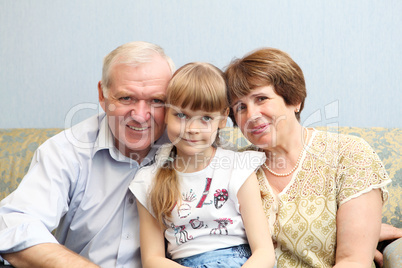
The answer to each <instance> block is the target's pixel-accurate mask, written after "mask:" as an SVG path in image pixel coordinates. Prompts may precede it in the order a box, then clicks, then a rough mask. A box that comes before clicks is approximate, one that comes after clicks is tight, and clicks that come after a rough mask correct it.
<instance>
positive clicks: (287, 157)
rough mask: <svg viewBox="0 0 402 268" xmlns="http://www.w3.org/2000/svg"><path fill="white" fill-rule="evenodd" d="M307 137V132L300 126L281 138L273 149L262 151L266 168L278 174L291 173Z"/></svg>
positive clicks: (298, 159)
mask: <svg viewBox="0 0 402 268" xmlns="http://www.w3.org/2000/svg"><path fill="white" fill-rule="evenodd" d="M308 137H309V134H308V130H307V129H306V128H304V127H302V126H301V125H299V127H297V128H294V129H292V130H291V131H290V132H289V135H285V136H282V137H281V140H279V141H278V144H277V145H276V146H275V147H272V148H267V149H266V150H264V152H265V155H266V156H267V161H266V162H265V163H266V165H267V166H268V168H269V169H270V170H272V171H274V172H277V173H279V174H286V173H287V172H289V171H291V170H292V169H293V168H294V166H295V165H297V164H299V163H298V162H299V161H300V158H301V155H302V152H303V149H304V146H306V142H307V140H308Z"/></svg>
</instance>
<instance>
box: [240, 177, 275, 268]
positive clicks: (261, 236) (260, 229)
mask: <svg viewBox="0 0 402 268" xmlns="http://www.w3.org/2000/svg"><path fill="white" fill-rule="evenodd" d="M237 198H238V200H239V204H240V212H241V215H242V219H243V223H244V227H245V228H246V234H247V239H248V242H249V244H250V248H251V252H252V255H251V257H250V258H249V259H248V260H247V262H246V263H245V264H244V265H243V266H242V267H258V268H260V267H274V265H275V252H274V246H273V244H272V239H271V235H270V232H269V225H268V220H267V218H266V216H265V213H264V210H263V208H262V203H261V202H262V201H261V194H260V186H259V184H258V181H257V177H256V175H255V173H252V174H251V175H250V177H248V179H247V180H246V181H245V182H244V184H243V185H242V187H241V188H240V190H239V192H238V194H237Z"/></svg>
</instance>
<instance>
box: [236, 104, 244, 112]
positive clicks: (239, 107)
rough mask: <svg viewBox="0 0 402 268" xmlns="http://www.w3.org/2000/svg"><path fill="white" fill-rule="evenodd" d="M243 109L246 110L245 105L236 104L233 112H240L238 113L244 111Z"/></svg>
mask: <svg viewBox="0 0 402 268" xmlns="http://www.w3.org/2000/svg"><path fill="white" fill-rule="evenodd" d="M245 108H246V105H244V104H238V105H237V106H235V108H234V111H235V112H240V111H242V110H244V109H245Z"/></svg>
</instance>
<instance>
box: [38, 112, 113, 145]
mask: <svg viewBox="0 0 402 268" xmlns="http://www.w3.org/2000/svg"><path fill="white" fill-rule="evenodd" d="M104 117H105V114H99V115H98V114H97V115H94V116H91V117H89V118H87V119H85V120H83V121H81V122H80V123H78V124H76V125H74V126H72V127H70V128H67V129H65V130H64V131H62V132H60V133H58V134H56V135H55V136H53V137H51V138H49V139H48V140H47V141H46V142H45V143H44V144H43V145H42V146H41V147H42V148H43V147H47V146H52V147H53V146H57V147H62V148H68V147H72V148H76V149H92V148H93V147H94V145H95V142H96V140H97V138H98V136H99V131H100V126H101V124H102V121H103V120H104Z"/></svg>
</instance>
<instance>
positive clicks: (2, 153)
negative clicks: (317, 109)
mask: <svg viewBox="0 0 402 268" xmlns="http://www.w3.org/2000/svg"><path fill="white" fill-rule="evenodd" d="M317 129H319V130H326V129H325V128H317ZM60 131H62V129H58V128H53V129H35V128H33V129H32V128H25V129H0V200H2V199H3V198H5V197H6V196H7V195H8V194H10V193H11V192H12V191H13V190H14V189H15V188H17V186H18V184H19V183H20V182H21V180H22V178H23V177H24V175H25V174H26V173H27V171H28V169H29V166H30V163H31V159H32V156H33V153H34V151H35V150H36V148H37V147H38V146H39V145H40V144H42V143H43V142H44V141H45V140H47V139H48V138H50V137H52V136H54V135H55V134H57V133H59V132H60ZM329 131H332V132H334V131H335V132H337V131H338V132H339V133H343V134H350V135H356V136H359V137H361V138H363V139H365V140H366V141H367V142H368V143H369V144H370V145H371V146H372V147H373V149H374V150H375V151H376V152H377V154H378V155H379V157H380V159H381V160H382V161H383V163H384V166H385V168H386V170H387V172H388V174H389V176H390V178H391V179H392V183H391V185H389V186H388V191H389V198H388V200H387V201H386V202H385V204H384V208H383V219H382V221H383V222H384V223H389V224H392V225H394V226H397V227H400V228H402V212H401V205H400V204H402V196H401V193H402V157H401V154H402V129H399V128H393V129H390V128H380V127H373V128H356V127H339V128H337V129H329ZM220 135H221V137H222V138H223V139H225V140H228V141H230V142H231V143H233V144H234V145H235V146H236V147H239V148H240V147H244V146H247V145H248V144H249V142H248V141H247V140H246V139H245V138H244V136H243V135H242V134H241V132H240V130H239V129H237V128H229V127H228V128H224V129H222V130H221V131H220Z"/></svg>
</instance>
